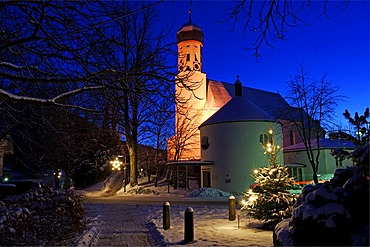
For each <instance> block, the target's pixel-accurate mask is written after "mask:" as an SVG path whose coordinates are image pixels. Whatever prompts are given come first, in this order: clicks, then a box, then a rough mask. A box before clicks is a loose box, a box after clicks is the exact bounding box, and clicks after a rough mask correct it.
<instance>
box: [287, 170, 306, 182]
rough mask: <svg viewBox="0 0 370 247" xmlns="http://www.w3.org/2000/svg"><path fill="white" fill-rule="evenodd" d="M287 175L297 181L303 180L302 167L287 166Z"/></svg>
mask: <svg viewBox="0 0 370 247" xmlns="http://www.w3.org/2000/svg"><path fill="white" fill-rule="evenodd" d="M289 175H290V176H292V177H294V178H295V180H296V181H297V182H300V181H303V176H302V168H300V167H289Z"/></svg>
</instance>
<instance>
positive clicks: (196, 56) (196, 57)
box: [195, 53, 199, 62]
mask: <svg viewBox="0 0 370 247" xmlns="http://www.w3.org/2000/svg"><path fill="white" fill-rule="evenodd" d="M195 61H197V62H198V61H199V59H198V53H195Z"/></svg>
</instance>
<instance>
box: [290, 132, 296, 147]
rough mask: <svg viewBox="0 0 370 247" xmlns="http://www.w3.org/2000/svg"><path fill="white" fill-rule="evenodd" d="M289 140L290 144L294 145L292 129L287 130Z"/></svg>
mask: <svg viewBox="0 0 370 247" xmlns="http://www.w3.org/2000/svg"><path fill="white" fill-rule="evenodd" d="M289 142H290V145H294V144H295V134H294V130H290V132H289Z"/></svg>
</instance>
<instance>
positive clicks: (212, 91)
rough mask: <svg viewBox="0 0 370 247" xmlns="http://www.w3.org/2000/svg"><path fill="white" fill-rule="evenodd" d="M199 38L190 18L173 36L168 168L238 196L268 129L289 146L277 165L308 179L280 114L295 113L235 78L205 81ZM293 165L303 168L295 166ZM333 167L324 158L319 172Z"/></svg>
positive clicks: (261, 162) (260, 159) (257, 162)
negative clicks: (190, 172) (175, 63)
mask: <svg viewBox="0 0 370 247" xmlns="http://www.w3.org/2000/svg"><path fill="white" fill-rule="evenodd" d="M203 39H204V36H203V32H202V30H201V28H200V27H199V26H197V25H195V24H194V23H192V21H191V16H190V18H189V22H188V23H186V24H184V25H183V26H182V27H181V28H180V29H179V30H178V32H177V46H178V75H177V77H176V80H177V83H176V98H177V103H176V106H177V107H176V131H175V135H174V136H173V137H172V138H171V139H170V140H169V142H168V144H169V145H168V159H169V160H170V161H176V162H171V163H172V164H173V165H177V167H181V166H183V167H184V166H185V167H186V166H192V167H193V168H194V167H196V169H193V170H196V171H197V172H196V173H197V174H196V176H197V179H198V184H199V186H200V187H215V188H218V189H222V190H225V191H230V192H232V191H237V192H241V191H244V190H245V189H246V188H247V187H248V186H250V185H251V184H253V178H252V177H251V175H250V174H252V172H253V170H254V169H256V168H259V167H262V166H265V165H266V156H265V155H264V150H263V149H262V147H261V144H262V143H263V141H264V136H265V135H266V133H267V132H268V131H269V130H270V129H272V130H273V131H274V135H275V140H276V143H277V144H278V145H279V146H281V147H283V150H284V149H285V148H286V147H293V148H291V149H289V148H288V149H287V150H289V152H286V153H285V152H284V155H283V154H280V155H281V159H280V160H281V163H282V164H283V165H284V161H285V163H286V164H287V165H288V166H289V165H290V163H291V164H292V169H291V170H292V171H293V172H295V173H294V174H292V175H297V174H298V175H299V176H297V177H299V180H311V179H312V169H311V167H310V166H309V163H308V162H307V160H305V159H304V157H305V156H304V155H305V151H304V150H296V151H297V152H293V151H295V148H294V145H297V144H299V143H302V140H301V138H300V135H299V133H298V132H297V130H295V128H293V125H292V123H291V122H289V121H288V120H286V119H287V118H286V116H287V115H286V114H284V112H285V113H287V112H289V113H290V114H291V113H295V112H297V108H294V107H291V106H290V105H289V104H288V103H287V102H286V101H285V99H284V98H283V97H282V96H281V95H280V94H278V93H273V92H268V91H264V90H259V89H255V88H250V87H245V86H242V83H241V82H240V81H239V78H237V80H236V82H235V83H226V82H221V81H217V80H212V79H209V78H207V75H206V74H205V73H204V72H203V70H202V68H203V63H202V56H203V54H202V47H203ZM293 155H295V157H298V156H299V157H300V159H299V160H298V159H295V158H294V157H293ZM178 161H182V162H178ZM298 161H299V162H302V163H305V164H307V165H306V166H300V167H297V164H298ZM202 162H203V163H202ZM334 162H335V159H334V157H326V160H325V161H323V163H321V166H323V168H322V170H323V171H325V173H333V172H334V170H335V167H334V168H333V167H331V165H332V164H331V163H334ZM298 165H299V164H298ZM186 171H188V168H186ZM187 176H188V174H187V175H186V177H187Z"/></svg>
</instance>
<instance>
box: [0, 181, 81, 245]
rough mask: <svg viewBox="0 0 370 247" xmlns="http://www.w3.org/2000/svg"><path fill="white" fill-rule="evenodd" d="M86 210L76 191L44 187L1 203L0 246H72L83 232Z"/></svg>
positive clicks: (8, 198) (5, 199) (11, 197)
mask: <svg viewBox="0 0 370 247" xmlns="http://www.w3.org/2000/svg"><path fill="white" fill-rule="evenodd" d="M84 213H85V210H84V207H83V204H82V199H81V197H80V196H78V195H76V194H75V193H74V191H71V190H70V191H59V190H53V189H50V188H41V189H38V190H35V191H31V192H28V193H24V194H20V195H15V196H9V197H6V198H4V199H3V200H2V201H0V245H1V246H4V245H7V246H8V245H13V246H14V245H15V246H19V245H28V246H29V245H37V246H45V245H49V246H51V245H61V244H62V245H68V244H69V243H63V240H66V239H71V238H74V237H75V235H76V234H77V233H78V231H79V230H82V229H83V227H84V225H83V221H82V220H83V217H84Z"/></svg>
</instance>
